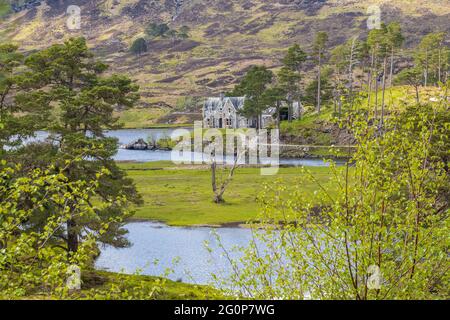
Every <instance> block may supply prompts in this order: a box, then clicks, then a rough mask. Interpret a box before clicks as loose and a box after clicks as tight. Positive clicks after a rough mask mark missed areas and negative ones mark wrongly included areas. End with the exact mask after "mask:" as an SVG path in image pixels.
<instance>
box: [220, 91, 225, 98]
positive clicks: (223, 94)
mask: <svg viewBox="0 0 450 320" xmlns="http://www.w3.org/2000/svg"><path fill="white" fill-rule="evenodd" d="M224 98H225V93H223V92H221V93H220V100H223V99H224Z"/></svg>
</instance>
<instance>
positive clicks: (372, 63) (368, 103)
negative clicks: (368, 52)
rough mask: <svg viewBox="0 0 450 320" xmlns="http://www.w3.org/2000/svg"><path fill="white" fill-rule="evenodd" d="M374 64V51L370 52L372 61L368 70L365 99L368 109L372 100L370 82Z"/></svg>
mask: <svg viewBox="0 0 450 320" xmlns="http://www.w3.org/2000/svg"><path fill="white" fill-rule="evenodd" d="M374 64H375V50H374V49H373V50H372V61H371V63H370V69H369V92H368V98H367V107H368V108H370V102H371V100H372V97H371V94H372V81H373V66H374Z"/></svg>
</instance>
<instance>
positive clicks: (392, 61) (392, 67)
mask: <svg viewBox="0 0 450 320" xmlns="http://www.w3.org/2000/svg"><path fill="white" fill-rule="evenodd" d="M393 76H394V47H392V51H391V70H390V72H389V87H392V82H393V81H392V78H393Z"/></svg>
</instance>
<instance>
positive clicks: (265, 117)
mask: <svg viewBox="0 0 450 320" xmlns="http://www.w3.org/2000/svg"><path fill="white" fill-rule="evenodd" d="M244 103H245V97H224V96H221V97H220V98H208V99H207V100H206V102H205V104H204V105H203V127H205V128H220V129H222V128H229V129H238V128H256V124H257V119H256V118H254V117H252V118H247V117H244V116H243V115H241V114H240V112H239V111H240V110H242V108H244ZM300 112H301V104H300V103H299V102H294V104H293V118H294V119H298V118H299V117H300ZM275 113H276V108H275V107H273V108H268V109H267V110H266V111H264V112H263V114H262V119H261V121H262V127H263V128H266V127H268V126H269V125H271V124H273V123H274V120H275V119H274V116H275Z"/></svg>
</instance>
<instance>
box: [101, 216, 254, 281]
mask: <svg viewBox="0 0 450 320" xmlns="http://www.w3.org/2000/svg"><path fill="white" fill-rule="evenodd" d="M126 229H128V231H129V234H128V236H127V238H128V240H129V241H130V242H131V246H130V247H129V248H124V249H116V248H113V247H111V246H105V247H102V248H101V254H100V256H99V257H98V259H97V260H96V264H95V266H96V268H98V269H102V270H108V271H113V272H124V273H129V274H132V273H135V272H136V271H137V270H139V271H140V272H141V274H144V275H151V276H162V275H164V272H165V271H166V270H167V268H171V269H173V273H171V274H169V275H168V278H170V279H171V280H175V281H176V280H182V281H183V282H186V283H195V284H210V283H211V282H212V279H211V274H212V273H214V274H219V275H220V276H222V277H226V276H227V275H228V274H229V272H231V265H230V264H229V262H228V260H227V259H226V257H225V256H224V251H223V249H222V248H221V247H220V246H219V244H221V245H223V247H224V248H225V249H226V250H227V252H228V253H229V254H230V255H231V256H232V257H233V258H237V257H238V256H239V253H238V252H237V251H236V250H233V248H236V247H237V246H238V247H247V246H248V244H249V243H250V242H251V240H252V239H253V237H252V231H251V230H249V229H244V228H219V229H213V228H207V227H196V228H186V227H170V226H167V225H164V224H161V223H157V222H134V223H130V224H127V225H126ZM216 235H218V236H219V238H220V243H219V241H218V240H217V236H216ZM205 241H207V242H208V243H209V248H211V249H212V252H209V251H208V250H207V249H206V247H205ZM177 260H178V261H177ZM155 261H158V262H157V263H154V262H155ZM174 261H176V263H174Z"/></svg>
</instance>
